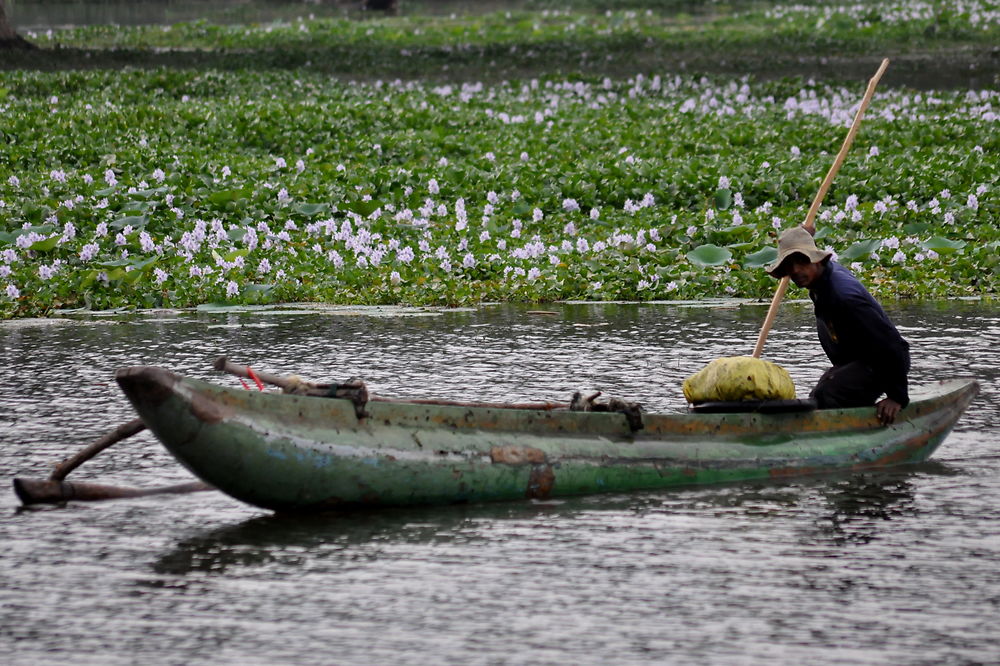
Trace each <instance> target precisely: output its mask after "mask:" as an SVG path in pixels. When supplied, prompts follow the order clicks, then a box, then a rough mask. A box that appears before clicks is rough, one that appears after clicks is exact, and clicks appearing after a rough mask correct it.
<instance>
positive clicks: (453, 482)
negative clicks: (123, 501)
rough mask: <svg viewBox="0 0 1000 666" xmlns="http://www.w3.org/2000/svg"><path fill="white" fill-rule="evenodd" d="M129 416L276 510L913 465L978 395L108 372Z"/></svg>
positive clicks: (954, 386) (201, 472)
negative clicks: (633, 393)
mask: <svg viewBox="0 0 1000 666" xmlns="http://www.w3.org/2000/svg"><path fill="white" fill-rule="evenodd" d="M116 378H117V380H118V383H119V385H120V386H121V388H122V389H123V391H124V392H125V394H126V395H127V396H128V398H129V400H130V401H131V402H132V404H133V406H134V407H135V409H136V411H137V412H138V413H139V416H140V417H141V418H142V419H143V421H144V422H145V423H146V425H147V426H148V427H149V429H150V430H151V431H152V432H153V433H154V434H155V435H156V437H157V438H158V439H159V440H160V441H161V442H162V443H163V444H164V446H165V447H166V448H167V449H168V450H169V451H170V452H171V453H172V454H173V455H174V456H175V457H176V458H177V460H178V461H180V462H181V464H183V465H184V466H185V467H187V468H188V469H189V470H190V471H191V472H192V473H194V474H195V475H196V476H198V477H199V478H201V479H202V480H203V481H205V482H206V483H208V484H211V485H213V486H215V487H217V488H219V489H220V490H222V491H224V492H226V493H228V494H229V495H231V496H233V497H235V498H237V499H239V500H242V501H244V502H247V503H250V504H254V505H257V506H260V507H264V508H267V509H272V510H278V511H303V510H323V509H329V508H336V507H344V506H356V505H368V506H380V505H413V504H442V503H456V502H484V501H496V500H511V499H518V498H525V497H529V498H548V497H558V496H567V495H581V494H588V493H600V492H621V491H631V490H650V489H657V488H667V487H671V486H679V485H693V484H709V483H724V482H734V481H746V480H754V479H768V478H782V477H788V476H797V475H806V474H822V473H830V472H842V471H857V470H865V469H872V468H878V467H885V466H890V465H899V464H906V463H915V462H921V461H924V460H926V459H927V458H929V457H930V455H931V454H932V453H933V452H934V450H935V449H937V447H938V446H939V445H940V444H941V442H942V441H943V440H944V438H945V437H946V436H947V434H948V432H950V430H951V428H952V427H953V426H954V424H955V422H956V421H957V420H958V418H959V416H960V415H961V414H962V412H963V411H964V410H965V408H966V407H967V406H968V404H969V402H970V401H971V400H972V399H973V397H974V396H975V395H976V393H977V391H978V385H977V384H976V382H972V381H970V382H951V383H948V384H942V385H941V386H940V387H937V388H936V389H935V390H934V391H931V392H928V394H927V395H926V396H922V397H916V398H915V399H914V400H913V402H912V404H911V405H910V406H909V407H907V409H906V410H904V411H903V413H902V414H901V415H900V418H899V419H898V421H897V424H896V425H893V426H890V427H881V426H879V424H878V423H877V421H876V420H875V418H874V409H873V408H870V407H869V408H862V409H846V410H823V411H814V412H808V413H792V414H755V413H744V414H680V413H678V414H649V415H644V417H643V419H644V428H643V429H641V430H639V431H636V432H633V431H632V430H631V429H630V427H629V425H628V422H627V420H626V419H625V417H624V415H622V414H615V413H594V412H567V411H556V410H554V411H531V410H511V409H488V408H478V407H471V406H470V407H465V406H441V405H424V404H414V403H391V402H369V403H367V404H366V405H365V410H364V411H365V413H364V414H363V415H362V416H361V417H359V416H358V414H357V412H356V410H355V406H354V405H353V404H352V403H351V402H349V401H347V400H338V399H327V398H313V397H301V396H292V395H281V394H271V393H263V392H256V391H244V390H239V389H230V388H226V387H221V386H217V385H214V384H210V383H207V382H201V381H197V380H192V379H187V378H184V377H181V376H179V375H176V374H174V373H171V372H169V371H167V370H163V369H161V368H152V367H135V368H125V369H122V370H119V372H118V373H117V375H116Z"/></svg>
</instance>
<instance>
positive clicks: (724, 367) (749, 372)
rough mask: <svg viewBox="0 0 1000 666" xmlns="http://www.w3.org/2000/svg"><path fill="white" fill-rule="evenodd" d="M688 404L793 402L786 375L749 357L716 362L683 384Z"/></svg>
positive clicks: (778, 369)
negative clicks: (741, 401)
mask: <svg viewBox="0 0 1000 666" xmlns="http://www.w3.org/2000/svg"><path fill="white" fill-rule="evenodd" d="M684 397H685V398H687V400H688V402H690V403H692V404H696V403H699V402H715V401H718V400H793V399H794V398H795V384H794V383H793V382H792V378H791V376H790V375H789V374H788V371H787V370H785V369H784V368H782V367H781V366H778V365H775V364H774V363H771V362H770V361H765V360H763V359H759V358H754V357H752V356H730V357H728V358H718V359H715V360H714V361H712V362H711V363H709V364H708V365H706V366H705V367H704V368H702V369H701V370H699V371H698V372H696V373H694V374H693V375H691V376H690V377H688V378H687V379H685V380H684Z"/></svg>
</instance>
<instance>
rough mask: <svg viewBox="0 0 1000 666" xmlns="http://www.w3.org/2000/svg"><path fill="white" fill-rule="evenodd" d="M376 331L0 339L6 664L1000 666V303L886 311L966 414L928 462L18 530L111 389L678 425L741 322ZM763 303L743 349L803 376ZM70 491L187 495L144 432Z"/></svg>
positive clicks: (108, 409) (583, 322) (242, 320)
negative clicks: (975, 394)
mask: <svg viewBox="0 0 1000 666" xmlns="http://www.w3.org/2000/svg"><path fill="white" fill-rule="evenodd" d="M545 307H546V309H549V310H552V311H554V312H556V314H552V315H544V314H530V313H529V312H528V309H527V308H523V307H507V306H504V307H484V308H481V309H477V310H471V311H450V312H425V313H421V314H422V316H405V317H399V316H383V315H386V314H389V312H388V311H382V310H368V311H364V312H365V314H358V313H357V311H355V313H354V314H348V313H347V312H345V311H340V312H320V313H317V312H309V313H295V312H270V313H253V314H239V313H225V312H200V313H159V314H152V315H143V316H133V317H128V318H94V319H88V320H86V321H21V322H4V323H0V477H2V479H3V482H4V484H7V485H5V487H4V488H3V490H0V580H2V585H0V655H2V656H0V661H3V663H13V664H55V663H66V662H68V663H73V664H133V663H142V664H191V663H213V664H219V663H222V664H284V663H289V664H314V663H315V664H332V663H337V664H382V663H406V664H508V663H509V664H555V663H558V664H571V663H586V664H640V663H678V664H723V663H739V664H768V665H773V664H801V663H821V664H971V663H990V662H992V663H997V662H1000V633H998V629H997V627H998V625H1000V400H998V398H1000V389H998V382H997V379H998V376H1000V368H998V363H997V360H998V354H997V349H998V348H1000V306H998V305H989V304H981V303H965V302H958V303H949V304H945V305H920V306H897V307H895V308H893V309H892V310H891V314H892V316H893V318H894V319H895V320H896V321H897V323H898V324H899V325H900V328H901V330H902V331H903V333H904V335H905V336H906V337H907V338H908V339H909V340H910V341H911V343H912V345H913V355H914V369H913V373H912V381H913V383H914V384H921V383H926V382H930V381H934V380H937V379H941V378H947V377H958V376H973V377H976V378H978V379H979V380H980V381H981V382H982V385H983V393H982V395H981V396H980V397H979V398H978V399H977V400H976V401H975V402H974V403H973V405H972V407H971V408H970V411H969V413H968V414H967V415H966V416H965V417H964V418H963V420H962V421H961V422H960V423H959V425H958V427H957V429H956V431H955V432H954V433H953V434H952V435H951V436H950V437H949V438H948V440H947V441H946V442H945V444H944V445H943V447H942V448H941V449H940V450H939V452H938V453H937V455H936V456H935V459H934V461H933V462H931V463H926V464H923V465H919V466H915V467H909V468H901V469H896V470H893V471H886V472H881V473H867V474H862V475H856V476H835V477H823V478H814V479H799V480H792V481H787V482H778V483H766V484H743V485H734V486H719V487H705V488H690V489H681V490H675V491H664V492H657V493H636V494H631V495H628V494H620V495H607V496H595V497H586V498H578V499H571V500H567V501H560V502H545V503H532V502H529V501H524V502H512V503H504V504H494V505H481V506H460V507H443V508H425V509H420V510H416V509H407V510H404V509H395V510H386V511H379V512H369V513H358V514H352V515H347V516H314V517H301V518H295V517H278V516H274V515H272V514H270V513H268V512H266V511H263V510H260V509H255V508H253V507H249V506H245V505H242V504H240V503H238V502H237V501H235V500H232V499H228V498H226V497H225V496H222V495H220V494H217V493H198V494H193V495H184V496H177V497H167V498H164V497H150V498H142V499H133V500H117V501H110V502H104V503H72V504H70V505H68V506H63V507H44V508H38V509H34V508H33V509H19V508H18V502H17V499H16V498H15V496H14V495H13V493H12V492H11V491H10V486H9V483H10V479H11V478H12V477H14V476H26V477H44V476H45V475H47V473H48V472H49V470H50V468H51V465H52V464H53V463H55V462H57V461H58V460H60V459H62V458H63V457H65V456H67V455H69V454H71V453H73V452H75V451H76V450H77V449H79V448H81V447H82V446H83V445H85V444H86V443H88V442H89V441H91V440H93V439H94V438H96V437H97V436H98V435H100V434H102V433H103V432H104V431H106V430H107V429H108V428H110V427H111V426H113V425H116V424H118V423H121V422H123V421H126V420H129V419H131V418H132V414H131V412H130V409H129V407H128V406H127V403H126V401H125V399H124V397H122V396H121V395H120V393H119V392H118V391H117V388H116V386H115V385H114V382H113V381H112V375H113V372H114V370H115V369H116V368H118V367H122V366H127V365H135V364H155V365H162V366H165V367H167V368H170V369H173V370H176V371H179V372H182V373H185V374H189V375H192V376H198V377H203V378H209V379H214V380H215V381H219V382H222V383H227V384H230V385H236V384H237V383H236V381H235V380H234V379H233V378H230V377H220V376H217V375H216V374H215V373H214V372H213V371H212V370H211V367H210V365H211V360H212V359H213V358H214V356H215V355H217V354H220V353H226V354H228V355H229V356H230V357H231V358H233V359H234V360H237V361H240V362H249V363H251V364H252V365H253V366H254V367H255V368H257V369H260V370H265V371H270V372H280V373H288V372H297V373H299V374H301V375H302V376H304V377H307V378H310V379H327V380H329V379H333V380H341V381H342V380H345V379H347V378H348V377H350V376H352V375H361V376H363V377H364V378H365V379H366V380H367V381H368V383H369V386H370V387H371V389H372V390H373V391H375V392H376V393H380V394H383V395H391V396H400V397H403V396H411V397H413V396H423V397H430V396H436V397H451V398H465V399H477V398H478V399H484V400H508V399H510V400H516V399H558V400H562V399H566V398H567V397H568V396H569V394H570V393H571V392H572V391H573V390H575V389H590V388H595V389H602V390H604V391H605V392H606V394H609V395H616V396H620V397H626V398H631V399H636V400H639V401H641V402H642V403H644V405H645V406H646V408H647V410H648V411H664V410H675V409H679V408H681V407H682V405H683V398H682V395H681V392H680V384H681V381H682V380H683V378H684V377H685V376H687V375H688V374H690V373H692V372H694V371H696V370H698V369H699V368H701V367H702V366H703V365H704V364H705V363H706V362H708V361H710V360H712V359H714V358H718V357H720V356H731V355H735V354H745V353H749V351H750V350H751V349H752V347H753V342H754V340H755V338H756V334H757V331H758V329H759V326H760V322H761V321H762V320H763V315H764V308H763V307H761V306H749V307H742V308H741V307H713V308H705V307H685V306H678V305H645V306H636V305H614V304H610V305H565V306H545ZM810 309H811V308H809V307H808V306H806V305H802V304H794V303H790V304H786V305H785V306H784V308H783V310H782V313H781V315H780V316H779V319H778V322H777V325H776V330H775V331H774V333H773V334H772V336H771V339H770V341H769V344H768V348H767V352H766V356H767V357H768V358H770V360H773V361H775V362H777V363H780V364H781V365H783V366H785V367H786V368H787V369H788V370H789V371H790V372H791V374H792V376H793V378H794V379H795V380H796V383H797V385H798V386H799V388H800V391H801V392H806V391H808V387H809V386H810V385H811V384H812V382H813V381H815V379H816V378H818V376H819V374H820V372H821V371H822V369H823V367H824V364H825V359H824V357H823V356H822V352H821V350H820V349H819V345H818V343H817V342H816V341H815V334H814V332H813V330H812V325H811V314H810ZM70 478H71V479H76V480H90V481H101V482H107V483H112V484H121V485H140V486H151V485H160V484H166V483H173V482H179V481H184V480H188V479H189V478H190V477H189V476H188V474H187V473H186V472H185V471H183V470H182V469H181V468H180V467H179V466H178V465H177V464H176V463H175V462H173V460H172V459H171V458H170V457H169V456H168V455H167V454H166V453H165V452H164V451H163V450H162V449H161V448H160V447H159V446H158V445H157V444H156V442H155V441H154V440H153V439H152V438H151V437H149V436H148V435H146V434H143V435H140V436H137V437H135V438H133V439H131V440H128V441H126V442H122V443H121V444H119V445H118V446H117V447H115V448H112V449H110V450H109V451H107V452H106V453H105V454H104V455H103V456H102V457H99V458H97V459H95V460H93V461H91V462H90V463H88V464H87V465H85V466H84V467H82V468H81V469H80V470H78V471H77V472H75V473H74V474H73V475H72V476H71V477H70Z"/></svg>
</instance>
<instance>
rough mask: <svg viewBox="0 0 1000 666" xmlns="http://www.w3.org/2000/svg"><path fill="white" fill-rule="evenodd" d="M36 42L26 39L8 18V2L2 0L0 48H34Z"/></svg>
mask: <svg viewBox="0 0 1000 666" xmlns="http://www.w3.org/2000/svg"><path fill="white" fill-rule="evenodd" d="M33 48H35V46H34V44H32V43H31V42H29V41H27V40H25V39H24V38H23V37H21V36H20V35H19V34H17V31H16V30H14V26H12V25H11V24H10V21H9V20H8V19H7V3H6V2H5V0H0V50H2V49H33Z"/></svg>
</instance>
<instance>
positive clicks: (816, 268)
mask: <svg viewBox="0 0 1000 666" xmlns="http://www.w3.org/2000/svg"><path fill="white" fill-rule="evenodd" d="M787 266H788V267H787V274H788V277H789V278H791V280H792V282H794V283H795V284H796V286H799V287H804V288H806V289H811V288H812V286H813V284H814V283H815V282H816V279H817V278H819V276H820V275H822V273H823V264H822V263H815V264H814V263H813V262H811V261H809V257H807V256H805V255H804V254H793V255H792V256H790V257H789V258H788V260H787Z"/></svg>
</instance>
